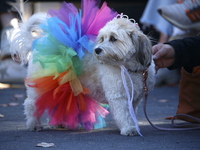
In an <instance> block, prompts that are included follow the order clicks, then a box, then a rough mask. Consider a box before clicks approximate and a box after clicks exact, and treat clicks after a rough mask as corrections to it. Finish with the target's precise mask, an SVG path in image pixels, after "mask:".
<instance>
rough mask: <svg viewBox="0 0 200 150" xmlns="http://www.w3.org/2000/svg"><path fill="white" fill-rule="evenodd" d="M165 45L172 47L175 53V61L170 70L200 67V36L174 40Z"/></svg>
mask: <svg viewBox="0 0 200 150" xmlns="http://www.w3.org/2000/svg"><path fill="white" fill-rule="evenodd" d="M165 44H169V45H171V46H172V47H173V48H174V51H175V61H174V63H173V65H171V66H170V67H168V69H170V70H171V69H176V68H179V67H196V66H199V65H200V36H197V37H188V38H184V39H179V40H173V41H169V42H167V43H165Z"/></svg>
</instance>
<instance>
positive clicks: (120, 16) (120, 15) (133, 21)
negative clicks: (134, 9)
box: [114, 13, 140, 29]
mask: <svg viewBox="0 0 200 150" xmlns="http://www.w3.org/2000/svg"><path fill="white" fill-rule="evenodd" d="M119 18H124V19H127V20H128V21H131V22H132V23H134V24H135V27H136V28H138V29H140V27H139V26H138V23H137V22H136V21H135V19H132V18H130V19H129V17H128V16H127V15H124V14H123V13H121V14H118V15H117V16H116V17H115V18H114V19H119Z"/></svg>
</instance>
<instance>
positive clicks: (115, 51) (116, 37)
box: [18, 15, 155, 136]
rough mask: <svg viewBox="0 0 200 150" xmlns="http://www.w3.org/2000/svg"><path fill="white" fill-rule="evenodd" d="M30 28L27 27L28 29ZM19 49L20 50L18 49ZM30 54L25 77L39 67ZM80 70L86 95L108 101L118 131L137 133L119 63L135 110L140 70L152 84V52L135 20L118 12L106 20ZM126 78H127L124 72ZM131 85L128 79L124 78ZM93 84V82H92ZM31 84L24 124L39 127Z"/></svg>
mask: <svg viewBox="0 0 200 150" xmlns="http://www.w3.org/2000/svg"><path fill="white" fill-rule="evenodd" d="M38 18H41V17H40V15H39V16H33V17H32V18H30V19H29V21H28V22H27V23H26V25H27V26H30V24H34V22H37V21H38ZM29 31H30V30H29ZM18 53H19V52H18ZM31 59H32V58H31V57H30V61H29V66H28V75H27V76H28V77H29V76H30V75H31V74H32V73H34V71H35V70H37V69H38V68H40V67H41V66H40V65H39V63H34V64H33V63H32V61H31ZM82 61H83V62H82V63H83V72H82V74H81V76H80V78H79V79H80V81H81V83H82V84H83V86H84V87H86V88H88V89H90V94H89V96H90V97H92V98H93V99H95V100H96V101H98V102H101V103H108V104H109V106H110V111H111V113H112V115H113V118H114V120H115V121H116V124H117V126H118V128H119V130H120V133H121V135H127V136H133V135H135V134H137V131H136V124H135V122H134V120H133V118H132V117H131V114H130V112H129V108H128V100H127V99H128V95H127V93H126V91H125V88H124V84H125V83H124V81H123V80H122V75H121V71H122V70H121V68H122V67H121V66H124V67H125V68H126V69H127V70H128V72H129V75H130V77H131V80H132V82H133V85H134V98H133V104H132V105H133V108H134V110H135V111H136V109H137V107H138V104H139V102H141V100H142V99H143V96H144V92H143V88H144V87H143V86H144V83H143V72H144V71H145V70H146V69H148V78H147V80H146V83H147V88H148V89H152V88H153V86H154V74H155V72H154V64H153V61H152V54H151V42H150V40H149V39H148V38H147V36H146V35H144V34H143V33H142V32H141V31H140V30H139V27H138V26H137V24H136V23H134V22H132V21H131V20H130V19H128V18H126V17H124V16H122V15H120V16H118V17H116V18H114V19H113V20H112V21H110V22H108V23H107V24H106V25H105V26H104V27H103V28H102V29H101V30H100V32H99V35H98V37H97V43H96V46H95V47H94V51H93V54H91V53H87V54H86V55H84V57H83V59H82ZM125 78H126V79H127V81H128V78H127V76H125ZM126 83H127V87H128V88H129V89H130V88H131V86H132V85H131V82H126ZM94 85H95V86H94ZM36 96H37V95H36V92H35V91H34V88H30V87H28V86H27V99H26V100H25V103H24V106H25V115H26V119H27V122H26V125H27V128H28V129H30V130H40V129H41V128H42V124H41V122H40V120H38V119H36V118H35V117H34V112H35V109H36V108H35V97H36Z"/></svg>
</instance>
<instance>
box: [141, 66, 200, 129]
mask: <svg viewBox="0 0 200 150" xmlns="http://www.w3.org/2000/svg"><path fill="white" fill-rule="evenodd" d="M147 77H148V70H147V69H146V70H145V71H144V72H143V81H142V82H143V87H144V105H143V110H144V114H145V117H146V119H147V120H148V122H149V124H150V125H151V126H152V127H154V128H155V129H158V130H164V131H177V130H179V131H183V130H194V129H200V119H198V118H196V117H193V116H190V115H186V114H177V115H175V116H174V117H173V118H172V125H173V126H174V127H176V128H162V127H158V126H156V125H154V124H153V123H152V122H151V121H150V119H149V117H148V115H147V112H146V106H147V97H148V88H147V84H146V80H147ZM178 116H186V117H188V118H192V119H194V120H196V121H197V122H199V123H198V124H194V123H188V124H184V125H177V124H175V123H174V120H175V118H176V117H178ZM187 125H189V126H191V125H195V127H188V128H186V126H187Z"/></svg>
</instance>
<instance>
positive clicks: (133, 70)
mask: <svg viewBox="0 0 200 150" xmlns="http://www.w3.org/2000/svg"><path fill="white" fill-rule="evenodd" d="M145 70H146V69H145ZM145 70H137V69H127V71H128V72H134V73H143V72H144V71H145Z"/></svg>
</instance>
